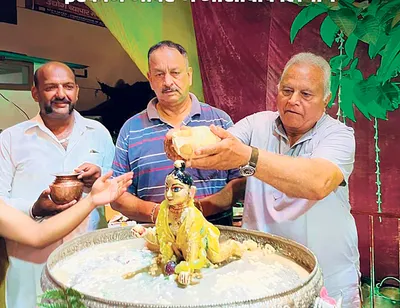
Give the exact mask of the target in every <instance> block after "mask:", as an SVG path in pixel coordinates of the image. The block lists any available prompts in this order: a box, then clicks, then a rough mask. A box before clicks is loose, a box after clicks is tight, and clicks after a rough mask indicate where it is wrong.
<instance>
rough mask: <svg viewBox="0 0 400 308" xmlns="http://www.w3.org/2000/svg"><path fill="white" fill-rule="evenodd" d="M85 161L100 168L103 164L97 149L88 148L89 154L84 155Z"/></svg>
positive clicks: (101, 156)
mask: <svg viewBox="0 0 400 308" xmlns="http://www.w3.org/2000/svg"><path fill="white" fill-rule="evenodd" d="M85 161H86V162H88V163H91V164H94V165H97V166H99V167H101V166H102V164H103V154H101V153H100V151H99V150H97V149H94V148H90V150H89V153H87V155H86V160H85Z"/></svg>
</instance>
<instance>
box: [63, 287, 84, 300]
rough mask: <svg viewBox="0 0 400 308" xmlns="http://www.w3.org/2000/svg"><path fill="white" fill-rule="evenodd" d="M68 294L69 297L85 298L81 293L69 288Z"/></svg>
mask: <svg viewBox="0 0 400 308" xmlns="http://www.w3.org/2000/svg"><path fill="white" fill-rule="evenodd" d="M66 293H67V295H68V296H75V297H78V298H83V295H82V294H81V293H79V292H78V291H77V290H75V289H72V288H67V290H66Z"/></svg>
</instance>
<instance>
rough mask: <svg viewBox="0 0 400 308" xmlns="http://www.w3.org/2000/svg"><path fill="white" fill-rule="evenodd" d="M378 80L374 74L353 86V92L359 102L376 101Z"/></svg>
mask: <svg viewBox="0 0 400 308" xmlns="http://www.w3.org/2000/svg"><path fill="white" fill-rule="evenodd" d="M379 87H380V82H379V81H378V79H377V78H376V76H375V75H371V76H369V77H368V79H366V80H361V81H360V82H358V84H357V87H355V88H354V93H355V95H356V97H357V99H358V100H359V101H360V102H366V103H368V102H371V101H377V100H378V97H379Z"/></svg>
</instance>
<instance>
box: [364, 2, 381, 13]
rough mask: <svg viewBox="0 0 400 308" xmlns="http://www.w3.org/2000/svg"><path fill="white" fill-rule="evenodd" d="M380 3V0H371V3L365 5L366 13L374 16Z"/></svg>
mask: <svg viewBox="0 0 400 308" xmlns="http://www.w3.org/2000/svg"><path fill="white" fill-rule="evenodd" d="M380 3H381V0H372V1H371V3H370V4H369V5H368V7H367V14H366V15H370V16H374V17H375V16H376V11H377V9H378V7H379V5H380Z"/></svg>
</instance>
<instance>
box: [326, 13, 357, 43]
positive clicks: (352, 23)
mask: <svg viewBox="0 0 400 308" xmlns="http://www.w3.org/2000/svg"><path fill="white" fill-rule="evenodd" d="M328 14H329V17H330V18H332V20H333V21H334V23H335V24H336V25H337V26H338V27H339V29H340V30H342V31H343V32H344V34H346V35H347V37H349V36H350V34H352V33H353V31H354V29H355V28H356V26H357V15H356V13H354V12H353V11H352V10H351V9H348V8H343V9H340V10H330V11H329V12H328Z"/></svg>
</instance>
